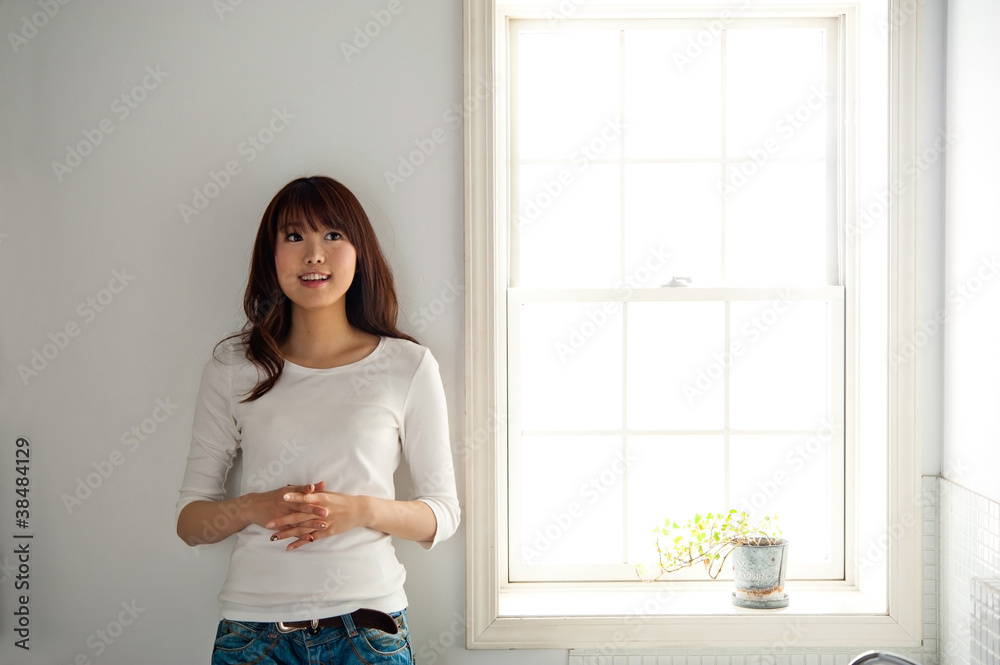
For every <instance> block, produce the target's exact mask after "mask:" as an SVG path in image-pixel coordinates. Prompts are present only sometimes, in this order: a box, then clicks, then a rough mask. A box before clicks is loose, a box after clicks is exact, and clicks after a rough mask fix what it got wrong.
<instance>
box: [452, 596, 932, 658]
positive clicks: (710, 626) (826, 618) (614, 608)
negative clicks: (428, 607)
mask: <svg viewBox="0 0 1000 665" xmlns="http://www.w3.org/2000/svg"><path fill="white" fill-rule="evenodd" d="M731 585H732V582H731V581H730V582H721V581H720V582H704V583H702V582H684V583H681V584H674V585H668V584H662V585H659V584H658V585H648V586H646V589H643V590H635V589H634V585H633V588H632V589H628V588H626V587H624V586H623V585H607V586H605V587H604V588H601V589H593V588H591V589H581V588H580V587H579V585H577V586H576V587H575V588H574V587H570V586H556V585H540V584H518V585H508V586H506V587H503V588H501V589H500V594H499V598H498V600H499V609H500V612H499V616H498V617H497V618H496V619H494V620H493V621H492V622H490V623H489V626H488V627H487V629H486V630H485V631H483V632H482V633H480V634H479V635H475V636H470V637H472V639H470V641H469V643H468V646H469V648H473V649H495V648H505V649H510V648H514V649H518V648H525V649H539V648H549V649H551V648H560V649H601V650H607V649H612V650H614V651H616V652H617V651H618V650H621V649H645V650H649V649H652V650H656V649H677V648H691V647H705V646H713V647H727V648H728V647H733V648H742V647H745V648H779V647H785V648H788V647H791V646H796V647H835V646H844V647H869V648H883V647H915V646H919V644H920V638H919V637H918V636H917V637H915V636H913V635H911V634H910V633H908V632H907V631H906V630H905V629H904V628H903V627H902V626H901V625H900V624H899V623H898V621H897V620H896V619H894V618H893V617H891V616H889V615H888V614H887V613H886V611H885V609H884V607H881V608H880V607H879V603H877V602H875V601H873V600H872V599H871V598H870V597H868V596H866V595H865V594H863V593H862V592H861V591H859V590H858V589H857V588H856V587H853V586H849V585H846V584H844V583H837V582H808V581H803V582H790V583H789V584H788V585H787V586H786V592H787V593H788V594H789V596H790V602H789V605H788V607H785V608H780V609H772V610H751V609H745V608H740V607H736V606H735V605H733V604H732V602H731V598H730V594H731V593H732V591H731V588H732V587H731ZM644 586H645V585H644Z"/></svg>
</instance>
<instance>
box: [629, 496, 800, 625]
mask: <svg viewBox="0 0 1000 665" xmlns="http://www.w3.org/2000/svg"><path fill="white" fill-rule="evenodd" d="M653 531H654V533H656V534H658V536H657V538H656V552H657V555H658V557H659V561H658V563H657V566H658V568H659V574H658V575H656V577H654V578H651V579H647V580H646V581H649V582H653V581H656V580H659V579H660V578H662V577H663V576H664V575H666V574H667V573H672V572H674V571H677V570H680V569H681V568H687V567H689V566H693V565H695V564H697V563H701V564H703V565H704V566H705V569H706V570H707V571H708V575H709V577H711V578H712V579H713V580H714V579H717V578H718V577H719V573H721V572H722V567H723V566H724V565H725V563H726V560H727V559H728V558H729V555H730V554H731V555H733V579H734V581H735V582H736V591H734V592H733V604H734V605H738V606H740V607H751V608H755V609H770V608H775V607H787V606H788V594H786V593H785V571H786V569H787V565H788V541H787V540H785V539H783V538H781V537H780V536H781V530H780V529H779V528H778V525H777V516H767V517H764V518H763V519H761V520H760V522H758V523H756V524H751V522H750V515H748V514H747V513H745V512H737V511H736V510H730V511H729V512H728V513H706V514H704V515H702V514H696V515H695V516H694V518H692V519H689V520H688V521H687V523H686V524H684V525H683V526H681V525H679V524H677V522H674V521H672V520H669V519H668V520H665V521H664V523H663V526H661V527H658V528H656V529H654V530H653ZM643 572H644V567H643V566H642V564H639V565H638V566H636V573H637V574H638V575H639V577H640V579H645V578H643Z"/></svg>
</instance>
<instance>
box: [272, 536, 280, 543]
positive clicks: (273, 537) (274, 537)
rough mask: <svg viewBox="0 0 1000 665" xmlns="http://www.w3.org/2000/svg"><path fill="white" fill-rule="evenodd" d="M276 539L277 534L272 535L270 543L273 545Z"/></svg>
mask: <svg viewBox="0 0 1000 665" xmlns="http://www.w3.org/2000/svg"><path fill="white" fill-rule="evenodd" d="M277 539H278V534H274V535H273V536H271V542H272V543H273V542H274V541H276V540H277Z"/></svg>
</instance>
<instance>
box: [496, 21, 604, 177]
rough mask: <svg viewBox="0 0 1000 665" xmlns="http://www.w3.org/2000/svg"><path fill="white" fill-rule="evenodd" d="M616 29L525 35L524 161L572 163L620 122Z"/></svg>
mask: <svg viewBox="0 0 1000 665" xmlns="http://www.w3.org/2000/svg"><path fill="white" fill-rule="evenodd" d="M619 52H620V46H619V36H618V31H617V30H611V31H589V30H588V31H584V32H579V33H575V34H574V33H565V32H545V33H541V32H522V33H521V35H520V53H519V57H520V67H519V68H518V73H517V79H516V80H517V82H518V103H519V105H520V109H519V110H520V123H519V126H518V135H519V136H520V141H519V142H518V146H519V148H518V149H519V150H520V157H521V159H560V160H569V159H570V157H571V155H572V154H573V153H574V151H577V150H578V149H579V147H580V144H581V143H583V142H585V141H589V140H590V139H591V138H592V137H593V136H594V134H595V130H598V131H599V130H600V128H601V127H603V126H604V125H605V122H606V121H607V120H608V119H609V118H617V117H619V108H620V101H619V98H618V95H617V94H614V93H612V94H609V91H617V90H618V85H619V72H620V67H619V62H618V59H619Z"/></svg>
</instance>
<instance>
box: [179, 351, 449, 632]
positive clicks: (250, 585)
mask: <svg viewBox="0 0 1000 665" xmlns="http://www.w3.org/2000/svg"><path fill="white" fill-rule="evenodd" d="M239 349H240V347H238V346H236V345H232V346H230V347H227V348H226V349H225V350H221V347H220V353H219V356H220V358H219V359H216V358H211V359H209V360H208V362H207V363H206V364H205V367H204V370H203V373H202V379H201V387H200V389H199V391H198V398H197V403H196V404H195V411H194V424H193V427H192V437H191V452H190V454H189V455H188V462H187V469H186V471H185V474H184V482H183V486H182V487H181V490H180V499H179V500H178V502H177V511H176V515H177V516H178V517H179V516H180V512H181V510H182V509H183V508H184V506H186V505H188V504H189V503H191V502H192V501H198V500H206V501H221V500H222V499H223V496H224V490H223V487H224V484H225V480H226V475H227V473H228V471H229V469H230V467H231V466H232V464H233V459H234V456H235V455H236V452H237V449H238V448H241V449H242V451H243V478H242V484H241V487H240V492H239V494H240V496H242V495H244V494H247V493H250V492H267V491H270V490H273V489H276V488H279V487H284V486H286V485H289V484H292V485H303V484H308V483H317V482H319V481H321V480H325V481H326V490H327V491H331V492H341V493H344V494H355V495H367V496H374V497H380V498H383V499H395V498H396V496H395V488H394V486H393V472H394V471H395V469H396V467H397V465H398V464H399V461H400V455H402V456H403V457H405V459H406V461H407V463H408V464H409V467H410V474H411V477H412V479H413V490H414V493H415V495H416V496H415V497H414V498H415V499H417V500H420V501H423V502H425V503H426V504H427V505H428V506H430V508H431V510H432V511H433V512H434V516H435V517H436V518H437V531H436V533H435V535H434V539H433V540H432V541H428V542H423V543H420V545H421V546H422V547H423V548H425V549H430V548H431V547H433V546H434V545H435V544H436V543H438V542H441V541H442V540H444V539H446V538H448V537H449V536H451V535H452V534H453V533H454V532H455V529H456V528H457V527H458V522H459V506H458V498H457V495H456V490H455V474H454V466H453V463H452V456H451V445H450V442H449V437H448V413H447V406H446V404H445V395H444V388H443V386H442V383H441V376H440V373H439V369H438V364H437V361H436V360H435V359H434V357H433V356H432V355H431V352H430V350H429V349H427V348H426V347H423V346H420V345H418V344H414V343H413V342H410V341H408V340H403V339H396V338H392V337H382V338H381V340H380V341H379V344H378V346H377V347H376V348H375V350H374V351H373V352H372V353H371V354H369V355H368V356H367V357H365V358H363V359H361V360H359V361H357V362H354V363H351V364H348V365H343V366H340V367H333V368H329V369H314V368H309V367H303V366H301V365H296V364H294V363H291V362H288V361H287V360H286V361H285V363H284V369H283V371H282V375H281V378H280V379H279V380H278V381H277V383H275V385H274V387H272V388H271V390H270V391H268V392H267V393H266V394H265V395H264V396H263V397H261V398H259V399H257V400H255V401H252V402H247V403H240V400H241V399H242V398H243V397H244V396H245V395H246V394H247V391H249V390H250V389H252V388H253V386H254V385H256V383H257V381H258V378H259V377H263V376H264V374H263V371H260V372H258V370H257V368H256V366H254V365H253V364H252V363H250V362H249V361H248V360H247V359H246V358H245V357H244V356H243V354H242V352H241V351H240V350H239ZM218 519H220V520H221V519H223V518H218ZM224 526H225V525H224V524H222V523H221V522H220V524H218V525H214V526H213V525H211V524H206V525H203V526H202V527H201V530H205V531H206V532H207V533H211V529H213V528H215V529H222V528H224ZM272 533H273V531H271V530H268V529H264V528H263V527H260V526H258V525H256V524H250V525H248V526H247V527H245V528H244V529H242V530H240V531H238V532H237V533H236V542H235V543H234V544H233V551H232V555H231V557H230V563H229V572H228V574H227V576H226V581H225V583H224V585H223V587H222V591H221V592H220V594H219V606H220V618H226V619H233V620H244V621H301V620H304V619H321V618H323V617H328V616H336V615H340V614H345V613H347V612H353V611H354V610H356V609H359V608H361V607H367V608H372V609H377V610H381V611H383V612H395V611H398V610H401V609H403V608H404V607H406V605H407V600H406V594H405V592H404V591H403V581H404V579H405V577H406V571H405V570H404V569H403V566H402V564H400V563H399V561H398V560H397V559H396V555H395V550H394V549H393V545H392V538H391V537H390V536H389V535H388V534H385V533H382V532H380V531H376V530H373V529H369V528H363V527H362V528H356V529H352V530H350V531H348V532H346V533H342V534H339V535H335V536H331V537H326V538H320V539H318V540H316V541H315V542H313V543H309V544H307V545H304V546H303V547H301V548H299V549H296V550H293V551H291V552H287V551H285V547H287V545H288V543H289V542H290V541H289V540H279V541H275V542H271V541H270V536H271V534H272Z"/></svg>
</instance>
